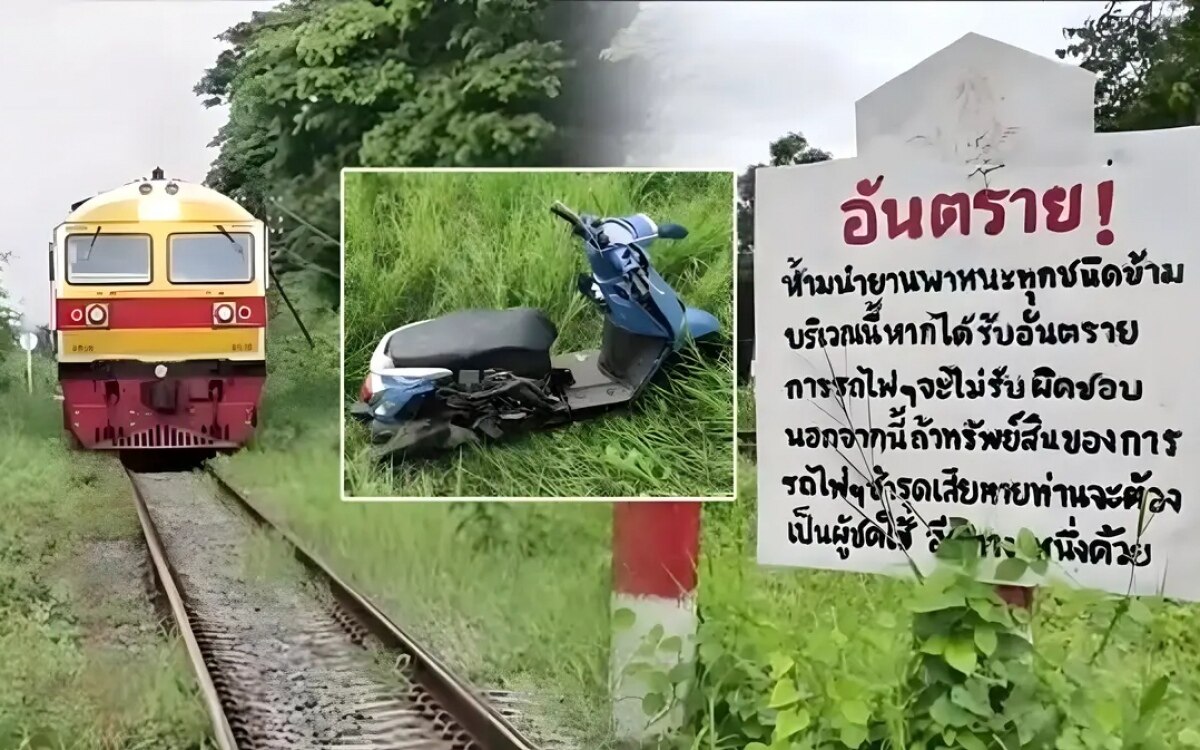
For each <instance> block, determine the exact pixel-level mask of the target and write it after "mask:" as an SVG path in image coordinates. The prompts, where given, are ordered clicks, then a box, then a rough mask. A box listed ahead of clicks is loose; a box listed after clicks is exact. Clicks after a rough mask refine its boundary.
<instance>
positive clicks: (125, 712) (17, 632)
mask: <svg viewBox="0 0 1200 750" xmlns="http://www.w3.org/2000/svg"><path fill="white" fill-rule="evenodd" d="M18 358H19V359H20V360H21V361H20V363H19V365H20V366H19V367H16V366H14V367H12V368H9V367H7V366H5V367H4V371H5V373H6V374H7V373H8V371H9V370H10V369H11V370H13V371H19V373H20V378H16V377H13V378H11V379H9V378H6V379H7V380H9V381H10V382H13V383H16V384H17V385H16V390H9V391H7V392H5V393H3V400H4V410H3V411H2V412H0V518H3V522H0V747H3V748H79V749H80V750H83V749H85V748H86V749H89V750H90V749H92V748H95V749H96V750H107V749H109V748H163V747H170V748H181V749H186V748H202V747H211V745H210V744H209V740H208V737H209V731H208V719H207V716H206V714H205V713H204V709H203V707H202V704H201V703H200V700H199V698H198V694H197V691H196V684H195V682H194V679H193V677H192V674H191V671H190V667H189V666H188V663H187V660H186V657H185V655H184V653H183V649H182V647H181V646H180V645H179V644H178V642H176V641H175V640H174V639H168V638H166V637H164V635H163V631H162V630H161V629H160V628H159V626H158V623H157V622H155V621H154V617H153V614H152V613H150V617H149V618H146V617H141V616H139V615H138V614H137V611H138V606H137V605H139V604H141V605H142V608H143V609H148V608H146V607H145V606H144V598H143V597H142V590H141V585H140V584H141V581H140V580H138V579H136V578H135V579H134V580H129V575H130V573H129V571H128V570H112V569H106V566H105V562H106V560H108V559H109V558H106V557H105V556H104V550H107V549H110V548H112V547H119V546H124V547H126V548H127V549H134V550H137V549H140V547H138V546H136V545H138V544H140V537H141V532H140V528H139V526H138V522H137V515H136V513H135V511H134V506H133V501H132V499H131V497H130V489H129V486H128V483H127V482H125V480H124V476H123V474H122V472H121V469H120V466H119V465H118V464H117V463H116V462H115V461H114V460H113V459H112V457H110V456H102V455H97V454H78V453H75V454H72V453H68V451H67V450H66V448H65V447H64V442H63V440H62V431H61V430H62V428H61V425H62V416H61V411H60V407H59V405H58V403H57V402H53V401H51V400H49V399H48V398H45V396H44V395H41V394H46V393H47V392H48V386H49V376H48V375H47V372H48V371H49V368H48V367H41V369H42V370H43V372H41V373H40V374H39V378H38V380H39V382H38V387H37V394H39V395H38V396H37V397H35V398H29V397H27V396H26V395H25V393H24V387H25V384H24V382H22V381H23V376H24V357H18ZM40 364H44V363H40ZM126 559H128V558H126ZM114 576H125V578H124V579H122V580H114ZM113 584H119V585H113ZM122 596H128V597H129V599H123V598H121V597H122ZM132 599H142V601H141V602H137V601H131V600H132ZM130 605H133V606H130Z"/></svg>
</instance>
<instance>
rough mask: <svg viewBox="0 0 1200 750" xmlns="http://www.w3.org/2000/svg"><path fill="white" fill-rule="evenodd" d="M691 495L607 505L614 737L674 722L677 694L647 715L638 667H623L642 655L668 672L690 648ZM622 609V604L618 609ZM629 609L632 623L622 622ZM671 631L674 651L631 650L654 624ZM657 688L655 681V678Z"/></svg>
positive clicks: (657, 730)
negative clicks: (676, 644)
mask: <svg viewBox="0 0 1200 750" xmlns="http://www.w3.org/2000/svg"><path fill="white" fill-rule="evenodd" d="M700 508H701V503H699V502H694V501H693V502H674V501H672V502H636V503H614V504H613V552H612V554H613V560H612V563H613V595H612V623H613V632H612V647H611V650H610V652H609V675H610V676H609V680H610V684H611V685H612V706H613V708H612V712H613V729H614V732H615V734H616V738H617V739H618V740H619V741H630V740H632V741H641V740H645V739H648V738H650V737H653V736H656V735H661V734H663V733H665V732H669V731H671V730H672V729H676V728H678V727H679V726H680V725H681V724H682V721H683V710H682V705H681V703H682V697H683V696H682V695H677V696H676V698H677V700H676V701H675V703H674V705H673V706H672V705H671V704H670V703H668V704H667V706H666V707H664V710H661V711H658V712H656V713H655V714H650V715H648V714H647V713H646V711H645V709H644V708H643V698H644V697H645V696H646V695H647V693H649V692H652V691H651V688H650V684H649V682H650V680H649V679H648V678H647V677H645V676H644V674H627V673H626V669H627V667H628V665H629V664H630V663H632V662H634V661H637V662H645V661H650V662H652V663H653V664H654V667H655V669H656V670H659V671H661V672H664V673H665V672H670V671H671V670H672V669H673V668H674V667H675V666H676V665H677V664H679V663H680V662H686V663H689V664H690V663H693V662H694V661H695V653H696V627H697V619H696V565H697V561H698V560H699V556H700ZM624 610H627V612H626V611H624ZM629 612H632V614H633V617H632V623H630V622H629V620H630V617H629ZM656 626H658V627H661V628H662V638H663V639H667V638H671V637H672V636H677V637H678V638H679V639H680V641H681V648H680V649H679V650H678V651H675V650H673V649H655V650H654V651H653V653H651V654H649V655H644V654H637V651H638V648H639V647H640V646H641V645H642V644H643V643H645V642H646V640H647V636H648V635H649V634H650V633H651V631H653V630H654V629H655V627H656ZM659 687H661V684H660V685H659Z"/></svg>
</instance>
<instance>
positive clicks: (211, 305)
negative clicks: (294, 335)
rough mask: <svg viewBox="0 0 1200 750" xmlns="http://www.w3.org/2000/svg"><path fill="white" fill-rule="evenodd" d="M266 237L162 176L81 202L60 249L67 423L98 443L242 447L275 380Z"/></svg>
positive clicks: (219, 199) (204, 192) (238, 214)
mask: <svg viewBox="0 0 1200 750" xmlns="http://www.w3.org/2000/svg"><path fill="white" fill-rule="evenodd" d="M266 250H267V248H266V231H265V228H264V225H263V223H262V222H261V221H259V220H257V219H255V218H254V216H252V215H251V214H250V213H249V212H247V211H246V210H245V209H244V208H242V207H241V206H240V205H238V204H237V203H236V202H235V201H233V200H231V199H229V198H227V197H226V196H224V195H221V194H220V193H218V192H216V191H214V190H211V189H209V188H206V187H203V186H201V185H194V184H189V183H185V182H180V181H177V180H167V179H165V178H164V177H163V174H162V170H158V169H156V170H155V171H154V174H153V176H152V177H151V178H150V179H148V180H137V181H135V182H132V183H130V184H128V185H124V186H122V187H119V188H117V189H115V190H112V191H109V192H107V193H102V194H100V195H97V196H95V197H93V198H90V199H88V200H86V201H83V202H81V203H77V204H76V205H75V206H73V207H72V210H71V213H70V214H69V215H68V216H67V218H66V220H65V221H64V222H63V223H62V224H60V225H59V226H58V227H57V228H56V229H55V232H54V241H53V242H52V243H51V245H50V277H51V286H52V289H53V295H54V299H53V306H52V310H53V312H52V316H53V318H52V321H51V325H52V327H53V329H54V331H55V337H56V343H57V357H58V376H59V381H60V383H61V386H62V394H63V420H64V424H65V427H66V428H67V430H68V431H70V433H71V434H72V435H74V436H75V438H76V439H77V440H78V441H79V443H80V444H81V445H82V446H83V447H85V448H88V449H94V450H115V449H126V448H160V449H162V448H165V449H170V448H193V447H206V448H218V449H222V448H234V447H237V446H239V445H242V444H243V443H245V442H246V441H247V440H248V439H249V438H250V436H251V435H252V434H253V432H254V427H255V425H256V424H257V421H258V404H259V398H260V396H261V394H262V388H263V384H264V382H265V380H266V323H267V304H266V290H267V275H268V274H267V266H266V263H267V252H266Z"/></svg>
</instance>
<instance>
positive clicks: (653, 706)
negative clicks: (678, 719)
mask: <svg viewBox="0 0 1200 750" xmlns="http://www.w3.org/2000/svg"><path fill="white" fill-rule="evenodd" d="M666 705H667V699H666V698H664V697H663V695H662V693H646V695H645V697H643V698H642V712H643V713H645V714H646V715H647V716H654V715H655V714H657V713H658V712H659V711H661V710H663V707H665V706H666Z"/></svg>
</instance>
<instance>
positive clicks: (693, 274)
mask: <svg viewBox="0 0 1200 750" xmlns="http://www.w3.org/2000/svg"><path fill="white" fill-rule="evenodd" d="M555 200H560V201H562V202H563V203H565V204H566V205H568V206H569V207H571V208H573V209H575V210H576V211H580V212H583V213H593V214H605V213H607V214H617V215H623V214H628V213H635V212H642V213H646V214H648V215H650V216H651V217H652V218H654V219H656V220H658V221H660V222H668V221H671V222H677V223H680V224H683V225H684V226H685V227H687V228H688V230H689V232H690V234H689V236H688V237H687V238H686V239H684V240H682V241H675V242H672V241H669V240H660V241H658V242H656V243H655V244H654V245H653V247H651V248H650V253H651V255H652V257H653V260H654V263H655V267H656V268H657V269H658V271H659V273H660V274H661V275H662V276H663V278H665V279H666V280H667V281H668V282H669V283H670V284H671V285H672V286H673V287H674V288H675V290H676V291H677V292H678V293H679V295H680V297H681V298H682V299H683V300H684V301H685V302H686V303H688V304H690V305H692V306H695V307H699V308H701V309H704V310H708V311H710V312H712V313H713V314H715V315H716V316H717V317H718V319H719V320H720V321H721V325H722V335H723V336H724V341H725V343H724V345H723V346H721V347H720V349H719V351H718V352H707V351H706V352H705V353H704V354H703V355H701V354H699V353H697V352H695V351H693V350H688V351H684V352H682V353H681V355H680V356H679V360H678V361H675V362H673V363H671V364H669V365H668V372H667V373H665V375H666V377H664V378H663V379H661V380H660V381H659V382H658V383H656V384H655V385H654V386H652V387H651V388H649V389H648V390H647V391H646V392H645V393H644V394H643V395H642V396H641V398H640V399H639V401H638V403H636V404H635V405H634V407H633V410H632V411H633V413H632V414H629V413H620V412H618V413H616V414H613V415H610V416H606V417H603V418H598V419H595V420H589V421H583V422H580V423H577V424H574V425H571V426H569V427H566V428H563V429H560V430H556V431H552V432H547V433H541V434H535V435H531V436H528V437H522V438H520V439H518V440H514V441H512V442H511V443H509V444H508V445H504V446H501V447H497V446H487V447H483V448H467V449H463V450H461V451H459V452H456V453H454V454H451V455H448V456H446V457H444V458H439V459H435V460H422V461H398V462H396V464H395V465H394V466H392V465H390V464H387V465H380V464H376V463H375V462H373V461H371V460H370V459H369V458H368V457H367V456H365V455H364V449H365V447H366V445H367V442H366V435H365V430H363V428H362V427H361V426H360V425H358V424H357V423H356V422H354V421H353V420H351V421H349V423H348V424H347V440H346V480H345V481H346V489H347V492H348V494H350V495H352V496H356V497H368V496H411V497H416V496H421V497H448V496H457V497H463V496H480V497H531V496H543V497H606V496H607V497H622V496H640V495H655V496H663V497H669V496H689V497H728V496H729V495H730V494H731V493H732V485H733V470H732V429H731V428H732V414H733V393H732V363H733V357H732V343H731V342H732V336H731V331H732V323H733V316H732V294H733V284H732V235H733V226H732V210H731V206H732V200H733V196H732V179H731V176H730V175H729V174H728V173H719V172H718V173H671V172H661V173H525V174H512V173H482V174H461V173H395V174H388V173H367V174H358V173H352V174H348V175H347V176H346V206H345V236H346V262H345V290H346V304H345V333H346V340H345V352H346V359H345V363H346V370H345V383H344V384H343V387H344V392H345V398H346V400H347V403H350V402H352V401H354V400H356V399H357V398H358V389H359V386H360V385H361V384H362V378H363V375H364V374H365V372H366V368H367V363H368V360H369V359H370V353H371V351H372V350H373V349H374V347H375V346H376V344H377V343H378V341H379V338H380V337H381V336H382V335H383V334H384V333H386V332H387V331H389V330H392V329H393V328H396V327H398V326H400V325H403V324H405V323H411V322H414V321H418V320H424V319H426V318H431V317H436V316H438V315H441V314H445V313H447V312H451V311H454V310H459V309H466V308H506V307H536V308H540V309H542V310H544V311H545V312H546V314H547V315H548V316H549V318H550V319H551V320H552V321H554V323H555V325H556V326H557V327H558V330H559V337H558V340H557V342H556V344H555V347H554V352H555V353H562V352H571V351H579V350H585V349H594V348H597V347H598V346H599V342H600V331H601V325H602V317H601V314H600V312H599V311H598V310H597V309H596V308H595V306H594V305H592V304H591V303H589V302H588V301H587V300H585V299H584V298H583V297H582V296H581V295H580V294H579V293H578V291H577V288H576V280H577V277H578V275H579V274H581V273H585V272H587V271H588V268H587V263H586V260H585V258H584V255H583V253H582V247H581V245H580V243H579V241H578V240H577V239H575V238H573V237H571V236H570V234H569V230H568V229H567V227H566V225H565V224H564V223H563V222H562V221H561V220H559V219H557V218H555V217H554V216H553V215H551V214H550V212H549V206H550V204H551V203H552V202H553V201H555Z"/></svg>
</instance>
